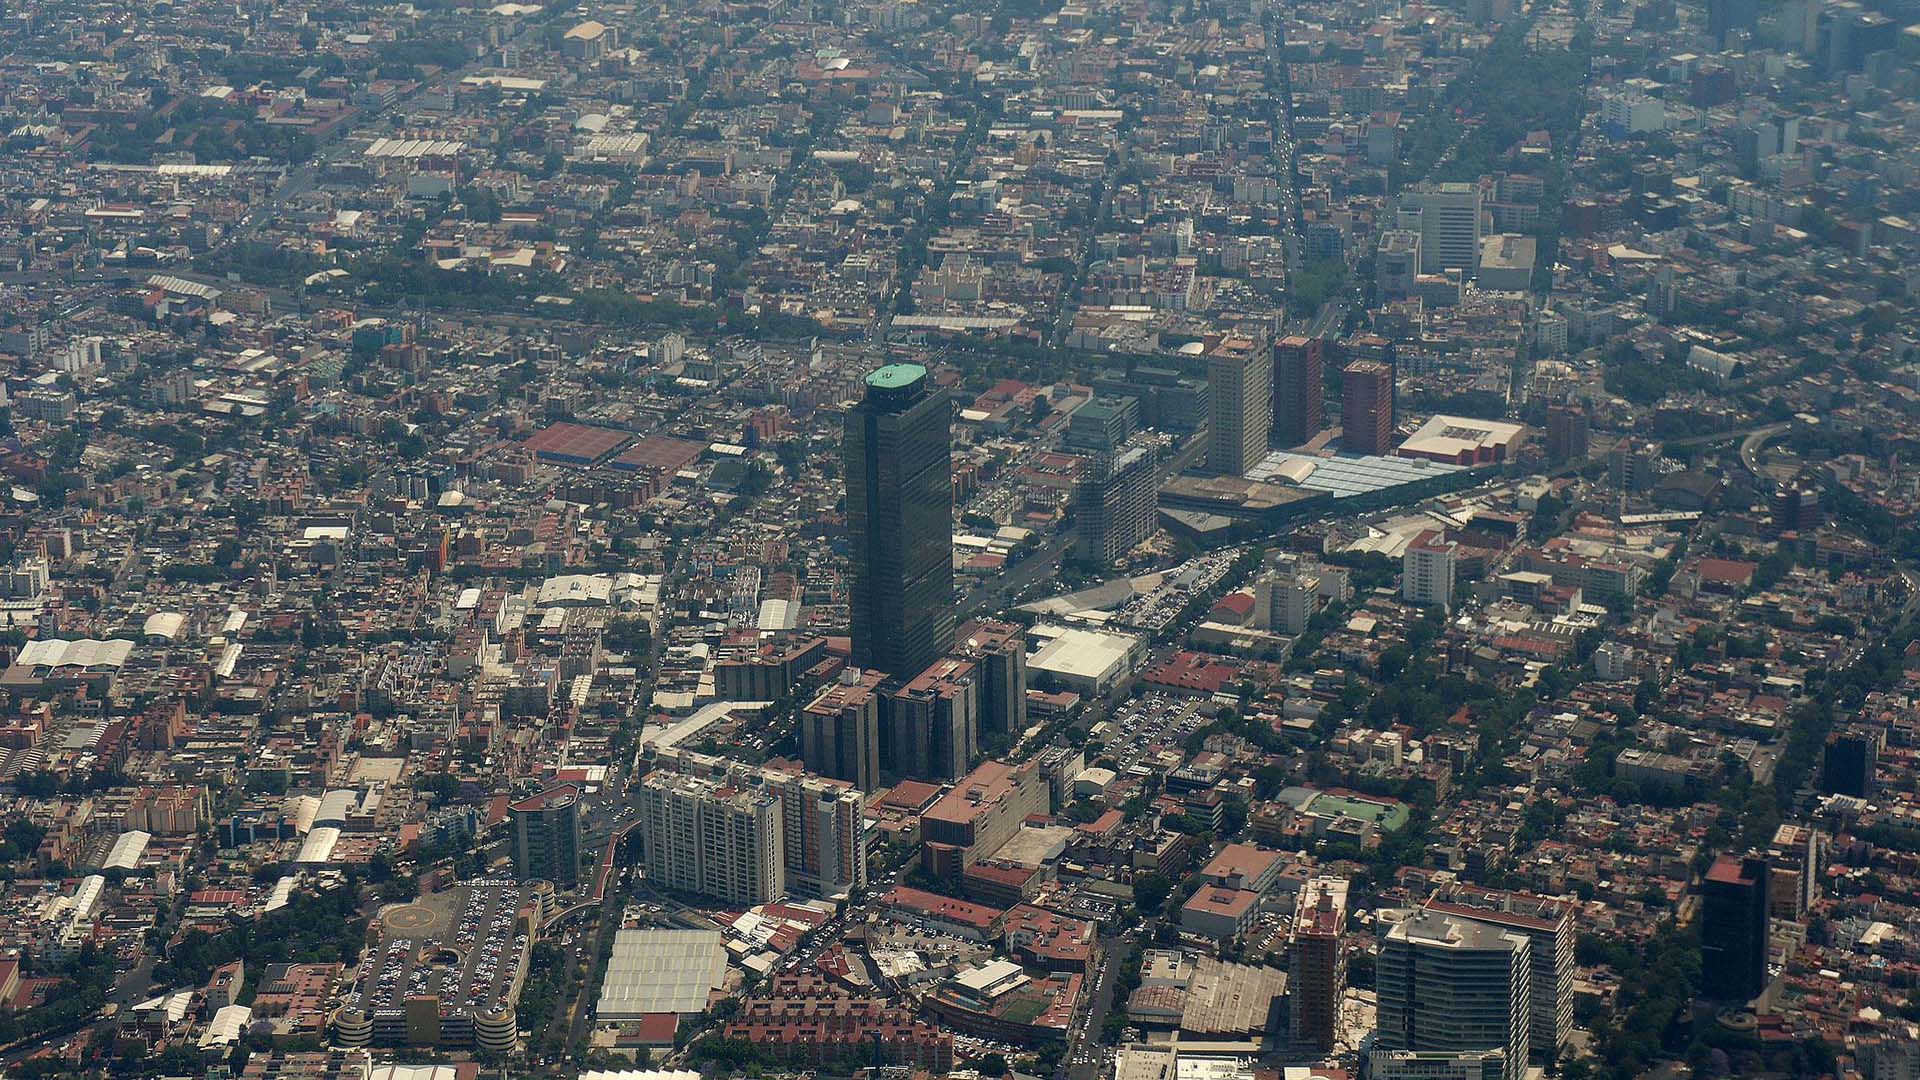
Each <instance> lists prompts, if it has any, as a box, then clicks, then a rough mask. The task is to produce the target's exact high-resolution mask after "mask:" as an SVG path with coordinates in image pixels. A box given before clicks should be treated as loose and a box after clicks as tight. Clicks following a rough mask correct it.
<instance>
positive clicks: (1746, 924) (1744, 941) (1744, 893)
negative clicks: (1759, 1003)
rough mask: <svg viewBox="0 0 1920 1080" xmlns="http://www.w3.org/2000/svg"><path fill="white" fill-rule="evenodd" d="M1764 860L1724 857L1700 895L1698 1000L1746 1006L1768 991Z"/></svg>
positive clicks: (1766, 872)
mask: <svg viewBox="0 0 1920 1080" xmlns="http://www.w3.org/2000/svg"><path fill="white" fill-rule="evenodd" d="M1767 876H1768V871H1767V860H1765V859H1759V858H1745V859H1741V858H1736V857H1734V856H1732V855H1722V856H1720V857H1719V858H1718V859H1715V860H1714V862H1713V866H1712V867H1711V868H1709V869H1708V870H1707V880H1706V884H1705V885H1704V886H1703V887H1702V888H1701V892H1700V961H1701V963H1700V974H1701V976H1702V978H1701V982H1702V984H1703V985H1702V986H1701V988H1700V989H1701V994H1702V995H1703V996H1705V997H1708V998H1713V999H1715V1000H1718V1001H1746V1000H1749V999H1750V998H1753V997H1756V996H1758V995H1759V993H1760V991H1762V990H1765V989H1766V988H1767Z"/></svg>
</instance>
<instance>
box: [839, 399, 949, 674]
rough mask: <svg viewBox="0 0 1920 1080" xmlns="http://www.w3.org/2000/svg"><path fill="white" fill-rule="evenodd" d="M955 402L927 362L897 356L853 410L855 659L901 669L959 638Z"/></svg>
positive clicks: (846, 447)
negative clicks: (911, 361) (934, 379)
mask: <svg viewBox="0 0 1920 1080" xmlns="http://www.w3.org/2000/svg"><path fill="white" fill-rule="evenodd" d="M952 412H953V409H952V404H951V402H950V401H949V400H948V397H947V392H946V391H945V390H943V389H938V388H935V387H934V386H933V385H932V380H931V379H930V378H929V377H928V375H927V369H926V368H924V367H921V366H920V365H918V364H889V365H887V366H886V367H883V368H881V369H880V370H878V371H875V372H874V373H873V374H871V375H869V376H867V390H866V398H865V399H864V400H862V401H861V402H860V403H859V404H858V405H856V406H854V407H853V409H852V410H850V411H849V412H848V413H847V421H846V438H845V442H844V444H843V451H842V452H843V454H844V456H845V464H846V483H847V538H848V541H849V547H850V550H849V553H848V554H849V560H850V562H851V564H852V565H851V570H852V578H853V581H852V598H851V601H852V602H851V611H850V613H849V616H850V622H851V624H852V634H853V662H854V663H855V664H857V665H859V666H860V667H865V668H877V669H879V670H881V671H884V672H887V673H888V674H890V675H893V676H895V677H897V678H911V677H912V676H914V675H916V674H918V673H919V672H921V671H923V670H925V669H926V666H927V665H928V664H931V663H933V662H934V660H936V659H938V658H939V656H940V654H941V653H943V652H945V651H946V650H947V649H948V648H949V647H950V646H951V645H952V644H953V623H954V609H953V466H952V460H951V458H952V451H953V434H952Z"/></svg>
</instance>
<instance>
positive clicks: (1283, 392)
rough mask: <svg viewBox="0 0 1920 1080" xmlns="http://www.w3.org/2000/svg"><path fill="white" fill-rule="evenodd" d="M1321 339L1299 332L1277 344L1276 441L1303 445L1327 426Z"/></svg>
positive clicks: (1283, 444) (1274, 389)
mask: <svg viewBox="0 0 1920 1080" xmlns="http://www.w3.org/2000/svg"><path fill="white" fill-rule="evenodd" d="M1322 378H1323V376H1322V375H1321V371H1320V339H1319V338H1310V337H1302V336H1300V335H1298V334H1295V335H1293V336H1291V337H1284V338H1281V339H1280V340H1279V341H1277V342H1275V343H1274V345H1273V443H1274V445H1275V446H1299V445H1300V444H1301V443H1303V442H1306V441H1307V440H1308V439H1311V438H1313V437H1314V436H1315V435H1318V434H1320V429H1321V428H1322V427H1324V426H1326V408H1327V387H1326V384H1325V383H1324V382H1323V381H1321V380H1322Z"/></svg>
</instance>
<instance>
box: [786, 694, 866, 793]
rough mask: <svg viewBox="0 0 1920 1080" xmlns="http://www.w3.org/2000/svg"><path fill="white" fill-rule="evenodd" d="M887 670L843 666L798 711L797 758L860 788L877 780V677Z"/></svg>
mask: <svg viewBox="0 0 1920 1080" xmlns="http://www.w3.org/2000/svg"><path fill="white" fill-rule="evenodd" d="M885 678H886V674H885V673H884V672H880V671H862V670H860V669H858V668H842V669H841V671H840V677H839V678H838V679H837V680H835V681H834V682H833V683H832V684H830V685H828V686H824V687H822V688H821V689H820V693H819V694H818V695H816V696H815V697H814V699H813V701H811V702H809V703H808V705H807V707H806V708H805V709H803V710H801V713H800V760H801V761H804V762H806V764H807V768H809V769H811V770H812V771H814V772H817V773H819V774H820V775H821V776H830V777H833V778H834V779H836V780H845V781H846V782H847V783H849V784H852V785H853V786H854V787H857V788H859V789H860V790H861V791H872V790H873V789H874V788H877V787H879V786H880V713H881V709H882V705H883V702H882V700H881V699H882V696H883V695H882V693H881V690H880V683H881V682H882V681H883V680H884V679H885Z"/></svg>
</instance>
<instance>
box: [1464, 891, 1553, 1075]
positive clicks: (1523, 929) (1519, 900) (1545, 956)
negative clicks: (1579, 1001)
mask: <svg viewBox="0 0 1920 1080" xmlns="http://www.w3.org/2000/svg"><path fill="white" fill-rule="evenodd" d="M1426 906H1427V908H1428V910H1431V911H1438V912H1441V913H1443V914H1447V915H1452V916H1455V917H1456V918H1462V919H1471V920H1472V921H1474V922H1478V923H1485V924H1487V925H1488V926H1495V927H1499V928H1501V929H1503V930H1511V931H1513V932H1514V933H1517V934H1525V935H1527V938H1528V939H1529V940H1530V941H1531V942H1532V943H1533V986H1532V988H1531V990H1530V992H1529V996H1530V997H1531V998H1532V1004H1533V1028H1532V1030H1531V1031H1530V1032H1529V1033H1528V1038H1527V1044H1528V1048H1529V1049H1530V1050H1531V1052H1532V1054H1533V1060H1534V1061H1535V1062H1536V1063H1538V1064H1542V1065H1544V1064H1547V1063H1549V1062H1552V1061H1554V1060H1555V1059H1556V1058H1558V1057H1559V1056H1560V1051H1561V1049H1562V1048H1564V1047H1565V1046H1566V1045H1567V1042H1568V1040H1569V1039H1571V1038H1572V1037H1573V969H1574V962H1573V949H1574V939H1575V937H1576V936H1577V934H1576V932H1575V930H1574V925H1573V914H1574V911H1575V910H1576V908H1575V906H1574V905H1573V904H1572V903H1569V902H1568V901H1565V900H1555V899H1552V898H1550V897H1544V896H1533V895H1530V894H1528V893H1521V892H1508V891H1505V890H1501V889H1488V888H1484V887H1481V886H1478V885H1468V884H1465V883H1463V882H1456V883H1455V884H1453V885H1450V886H1447V887H1445V888H1442V889H1440V890H1439V891H1437V892H1435V893H1434V895H1432V896H1430V897H1428V898H1427V903H1426Z"/></svg>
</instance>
